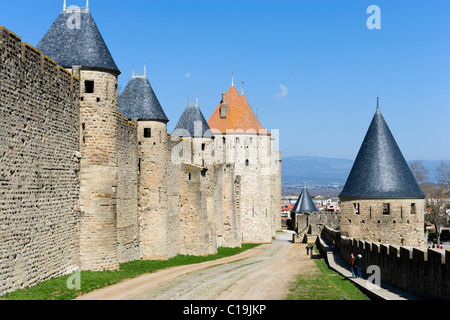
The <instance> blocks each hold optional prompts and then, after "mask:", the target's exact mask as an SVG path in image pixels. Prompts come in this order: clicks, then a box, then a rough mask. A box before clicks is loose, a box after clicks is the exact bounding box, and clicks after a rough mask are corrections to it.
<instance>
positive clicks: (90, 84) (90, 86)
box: [84, 80, 94, 93]
mask: <svg viewBox="0 0 450 320" xmlns="http://www.w3.org/2000/svg"><path fill="white" fill-rule="evenodd" d="M84 87H85V92H86V93H94V81H90V80H86V81H85V82H84Z"/></svg>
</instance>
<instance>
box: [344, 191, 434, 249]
mask: <svg viewBox="0 0 450 320" xmlns="http://www.w3.org/2000/svg"><path fill="white" fill-rule="evenodd" d="M355 203H357V204H359V210H360V212H359V214H356V213H355V208H354V204H355ZM384 203H387V204H389V205H390V213H389V214H383V204H384ZM413 203H414V204H415V211H414V213H413V210H412V208H411V206H412V204H413ZM424 211H425V201H424V200H423V199H359V198H355V199H341V224H340V226H341V229H340V230H341V232H342V234H343V235H346V236H348V237H350V238H354V239H362V240H366V241H370V242H381V243H388V244H394V245H404V246H412V247H419V248H424V247H425V237H424V231H423V226H424ZM379 240H381V241H379Z"/></svg>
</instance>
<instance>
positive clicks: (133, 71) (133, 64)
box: [133, 64, 134, 77]
mask: <svg viewBox="0 0 450 320" xmlns="http://www.w3.org/2000/svg"><path fill="white" fill-rule="evenodd" d="M133 77H134V64H133Z"/></svg>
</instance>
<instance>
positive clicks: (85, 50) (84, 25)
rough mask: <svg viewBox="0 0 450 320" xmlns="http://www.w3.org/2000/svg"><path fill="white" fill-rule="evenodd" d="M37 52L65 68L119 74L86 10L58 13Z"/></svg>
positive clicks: (72, 9)
mask: <svg viewBox="0 0 450 320" xmlns="http://www.w3.org/2000/svg"><path fill="white" fill-rule="evenodd" d="M37 49H38V50H40V51H41V52H42V53H43V54H44V55H47V56H49V57H50V58H51V59H53V60H55V61H56V63H58V64H59V65H60V66H62V67H64V68H72V67H73V66H81V67H82V68H96V69H106V70H111V71H113V72H114V73H116V74H120V71H119V69H118V68H117V65H116V63H115V62H114V59H113V58H112V56H111V53H110V52H109V49H108V47H107V46H106V44H105V41H104V40H103V37H102V35H101V34H100V31H99V30H98V28H97V25H96V24H95V21H94V19H93V18H92V15H91V13H90V12H89V9H84V8H76V7H69V8H67V9H65V10H64V11H63V12H61V14H60V15H59V16H58V18H57V19H56V21H55V22H54V23H53V25H52V26H51V27H50V29H49V30H48V31H47V33H46V34H45V36H44V37H43V38H42V40H41V41H40V42H39V44H38V45H37Z"/></svg>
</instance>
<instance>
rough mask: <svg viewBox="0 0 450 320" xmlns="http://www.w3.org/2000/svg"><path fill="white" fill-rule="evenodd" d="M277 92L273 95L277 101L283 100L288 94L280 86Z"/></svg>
mask: <svg viewBox="0 0 450 320" xmlns="http://www.w3.org/2000/svg"><path fill="white" fill-rule="evenodd" d="M279 90H280V91H279V92H278V93H277V94H276V95H275V98H277V99H284V98H285V97H286V96H287V95H288V93H289V90H288V88H287V87H286V86H285V85H282V84H280V87H279Z"/></svg>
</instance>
